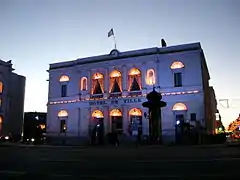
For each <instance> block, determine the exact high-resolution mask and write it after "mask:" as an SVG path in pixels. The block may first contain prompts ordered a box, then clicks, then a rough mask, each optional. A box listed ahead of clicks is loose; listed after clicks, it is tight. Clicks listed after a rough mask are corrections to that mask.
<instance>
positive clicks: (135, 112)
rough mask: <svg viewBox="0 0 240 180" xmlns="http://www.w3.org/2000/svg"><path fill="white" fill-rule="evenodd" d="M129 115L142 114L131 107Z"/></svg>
mask: <svg viewBox="0 0 240 180" xmlns="http://www.w3.org/2000/svg"><path fill="white" fill-rule="evenodd" d="M129 115H130V116H142V111H141V110H140V109H138V108H132V109H130V111H129Z"/></svg>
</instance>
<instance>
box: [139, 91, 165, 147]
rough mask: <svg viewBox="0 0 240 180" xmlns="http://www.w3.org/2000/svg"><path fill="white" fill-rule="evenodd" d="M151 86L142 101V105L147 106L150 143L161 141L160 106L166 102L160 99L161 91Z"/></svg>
mask: <svg viewBox="0 0 240 180" xmlns="http://www.w3.org/2000/svg"><path fill="white" fill-rule="evenodd" d="M155 88H156V87H153V90H152V92H150V93H148V94H147V100H148V101H147V102H143V103H142V106H143V107H146V108H148V112H149V113H148V114H149V136H150V140H151V143H152V144H156V143H157V144H158V143H162V123H161V121H162V120H161V108H162V107H165V106H166V105H167V104H166V102H164V101H161V99H162V95H161V93H159V92H157V91H156V90H155Z"/></svg>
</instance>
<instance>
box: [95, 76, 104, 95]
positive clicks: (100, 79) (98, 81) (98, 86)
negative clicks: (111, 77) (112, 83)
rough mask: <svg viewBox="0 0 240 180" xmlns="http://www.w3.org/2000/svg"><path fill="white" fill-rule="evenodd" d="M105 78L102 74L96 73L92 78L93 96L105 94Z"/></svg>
mask: <svg viewBox="0 0 240 180" xmlns="http://www.w3.org/2000/svg"><path fill="white" fill-rule="evenodd" d="M103 83H104V76H103V74H101V73H95V74H94V75H93V76H92V94H103V92H104V85H103Z"/></svg>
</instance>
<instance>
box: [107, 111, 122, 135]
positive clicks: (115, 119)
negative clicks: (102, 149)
mask: <svg viewBox="0 0 240 180" xmlns="http://www.w3.org/2000/svg"><path fill="white" fill-rule="evenodd" d="M110 118H111V124H112V132H117V133H118V134H122V133H123V118H122V112H121V111H120V110H119V109H113V110H112V111H111V112H110Z"/></svg>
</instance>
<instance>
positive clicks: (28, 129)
mask: <svg viewBox="0 0 240 180" xmlns="http://www.w3.org/2000/svg"><path fill="white" fill-rule="evenodd" d="M46 121H47V113H45V112H25V113H24V125H23V136H24V139H31V138H35V139H36V138H37V137H41V136H43V135H44V134H45V133H46Z"/></svg>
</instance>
